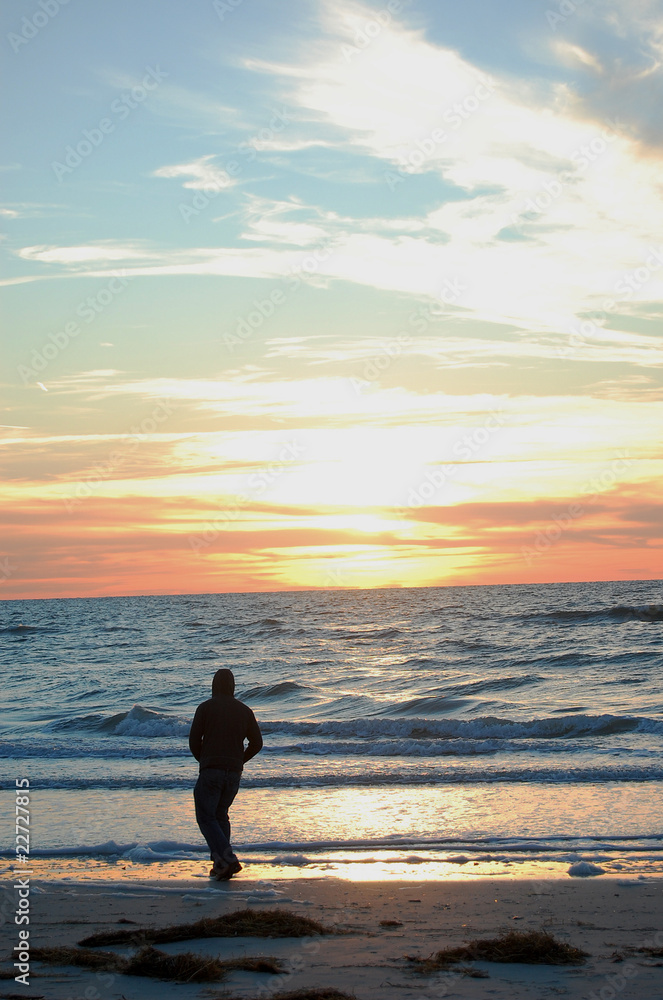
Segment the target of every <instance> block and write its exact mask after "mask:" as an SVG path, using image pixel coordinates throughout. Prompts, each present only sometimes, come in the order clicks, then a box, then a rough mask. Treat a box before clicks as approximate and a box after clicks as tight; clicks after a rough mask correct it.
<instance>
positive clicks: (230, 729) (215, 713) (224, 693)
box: [189, 669, 262, 774]
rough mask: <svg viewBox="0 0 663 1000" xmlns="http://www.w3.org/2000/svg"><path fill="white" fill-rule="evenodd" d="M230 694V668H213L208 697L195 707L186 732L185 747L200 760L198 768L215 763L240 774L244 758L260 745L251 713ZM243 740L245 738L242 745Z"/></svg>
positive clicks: (254, 720)
mask: <svg viewBox="0 0 663 1000" xmlns="http://www.w3.org/2000/svg"><path fill="white" fill-rule="evenodd" d="M234 695H235V678H234V677H233V674H232V671H231V670H227V669H221V670H217V672H216V674H215V675H214V680H213V681H212V697H211V698H209V699H208V700H207V701H204V702H203V703H202V704H201V705H199V706H198V708H197V709H196V714H195V715H194V717H193V722H192V723H191V730H190V732H189V749H190V750H191V753H192V754H193V756H194V757H195V758H196V760H197V761H198V762H199V763H200V769H201V771H202V770H203V769H205V768H208V767H215V768H220V769H221V770H224V771H236V772H237V773H238V774H241V773H242V768H243V766H244V764H245V763H246V761H247V760H250V759H251V758H252V757H255V755H256V754H257V753H259V752H260V750H261V749H262V734H261V732H260V727H259V725H258V723H257V722H256V717H255V715H254V714H253V712H252V711H251V709H250V708H249V706H248V705H245V704H244V703H243V702H241V701H238V700H237V698H235V696H234ZM244 740H248V741H249V743H248V746H247V747H246V749H244Z"/></svg>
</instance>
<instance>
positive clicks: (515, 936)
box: [407, 931, 587, 973]
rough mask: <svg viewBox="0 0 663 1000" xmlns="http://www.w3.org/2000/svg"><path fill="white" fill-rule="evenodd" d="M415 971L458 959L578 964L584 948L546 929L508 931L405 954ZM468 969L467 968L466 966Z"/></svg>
mask: <svg viewBox="0 0 663 1000" xmlns="http://www.w3.org/2000/svg"><path fill="white" fill-rule="evenodd" d="M407 958H408V960H409V961H410V962H413V963H414V964H415V965H416V967H417V971H419V972H424V973H425V972H436V971H438V970H439V969H449V968H450V967H451V966H454V965H457V964H458V963H460V962H473V961H474V962H518V963H521V964H524V965H582V964H583V963H584V961H585V959H586V958H587V952H585V951H581V950H580V948H574V947H573V945H569V944H564V942H562V941H558V940H557V939H556V938H554V937H553V936H552V935H551V934H548V933H547V932H546V931H508V932H507V933H505V934H502V935H500V937H496V938H485V939H483V940H479V939H478V940H476V941H470V942H469V943H468V944H466V945H463V946H461V947H460V948H444V949H442V950H441V951H438V952H436V953H435V954H434V955H431V957H430V958H413V957H411V956H407ZM468 972H469V970H468Z"/></svg>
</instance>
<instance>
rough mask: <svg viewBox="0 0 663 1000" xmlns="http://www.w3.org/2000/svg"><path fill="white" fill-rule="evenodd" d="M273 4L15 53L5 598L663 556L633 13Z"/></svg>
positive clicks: (67, 35)
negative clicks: (556, 20)
mask: <svg viewBox="0 0 663 1000" xmlns="http://www.w3.org/2000/svg"><path fill="white" fill-rule="evenodd" d="M279 6H280V5H273V4H271V5H270V4H269V2H267V0H251V3H249V2H248V0H247V2H246V3H240V4H238V5H237V7H236V9H233V10H232V12H231V13H229V14H226V15H225V17H224V18H221V17H220V16H219V15H218V12H217V11H216V10H215V8H214V5H213V4H212V3H204V4H203V3H201V4H194V5H191V6H190V7H189V6H185V5H179V4H171V3H168V4H165V5H164V7H165V8H167V12H168V16H167V17H161V16H159V13H160V10H161V8H157V7H156V6H155V5H154V4H151V3H145V4H141V5H138V6H135V5H133V4H129V3H128V2H127V0H120V2H119V3H117V4H113V5H79V6H78V7H77V8H76V10H74V5H72V6H71V8H68V7H63V8H62V10H61V11H60V12H59V14H58V16H57V18H53V19H52V20H51V22H50V23H49V24H48V25H47V26H46V27H44V28H43V29H42V30H41V31H40V32H39V33H38V34H37V36H36V37H34V38H31V39H30V40H29V41H25V43H21V42H18V43H17V42H14V43H12V42H11V41H10V42H8V43H7V44H8V47H12V48H14V51H13V52H9V53H8V54H7V56H6V59H5V74H7V75H10V74H11V92H12V94H13V95H14V96H13V98H12V102H11V107H9V106H6V108H5V119H6V121H5V134H9V135H12V136H13V140H12V152H11V153H6V154H5V159H4V160H3V162H2V164H1V166H2V175H1V176H2V179H3V186H4V201H3V206H2V215H3V220H4V225H5V236H4V238H3V243H2V247H3V251H2V252H3V259H4V269H3V280H2V285H3V286H4V287H3V288H2V296H3V317H4V323H3V335H2V336H3V358H4V365H3V375H2V388H3V406H2V417H1V418H0V419H2V426H1V427H0V435H1V437H0V444H1V448H0V456H1V463H2V473H3V475H2V479H3V494H4V496H3V505H2V515H1V517H2V522H3V525H2V527H3V532H2V534H3V540H2V544H1V547H0V597H2V598H5V599H9V598H23V597H25V598H32V597H35V598H39V597H59V596H62V597H69V596H96V595H105V594H144V593H155V594H156V593H161V594H164V593H165V594H168V593H172V594H181V593H207V592H222V591H223V592H225V591H261V590H288V589H297V588H345V587H371V588H372V587H412V586H427V585H443V584H475V583H524V582H547V581H550V582H555V581H565V580H614V579H624V580H628V579H655V578H658V577H659V576H660V575H661V513H660V481H661V474H662V471H663V451H662V447H661V428H662V427H663V420H662V414H661V385H662V381H661V372H662V365H663V355H662V354H661V332H660V330H661V328H660V323H661V318H662V316H663V243H661V238H662V234H663V195H662V193H661V185H660V162H659V159H660V158H659V151H660V132H659V131H657V130H658V129H659V125H658V123H657V121H656V115H657V113H658V108H657V107H655V106H654V105H655V102H654V99H653V97H652V90H651V87H650V82H649V78H648V73H649V68H648V67H651V66H652V65H654V64H656V65H658V62H659V61H660V54H661V47H662V40H661V39H662V36H661V27H660V11H657V8H656V6H655V5H653V4H650V3H647V2H645V3H642V4H637V5H634V6H633V7H627V6H626V5H624V4H612V3H609V4H603V5H598V6H597V5H585V6H582V5H578V7H577V10H576V12H575V13H574V15H573V16H568V17H566V18H565V19H564V22H563V24H562V23H560V24H559V25H558V26H556V27H555V29H553V28H552V27H551V25H550V23H549V19H548V20H546V16H545V5H544V7H541V6H540V5H533V4H531V3H528V2H525V0H522V2H518V3H516V4H512V5H510V7H509V9H508V10H505V9H504V8H503V7H502V5H492V7H493V8H496V7H497V6H499V7H500V14H499V18H498V17H497V11H496V9H495V10H493V12H492V14H491V13H490V12H489V11H487V12H486V18H487V19H488V20H490V19H491V17H492V18H494V19H495V20H494V23H493V22H491V26H490V30H487V31H486V32H485V33H484V34H481V35H480V34H479V33H477V31H476V30H475V24H474V18H473V16H472V15H471V14H470V13H469V8H468V11H466V12H465V13H464V12H463V9H462V8H458V7H454V8H453V18H452V19H451V21H450V18H449V11H448V10H447V9H446V8H445V9H443V8H442V7H439V6H438V5H436V4H435V3H433V2H432V0H431V2H422V3H419V4H417V5H416V7H415V5H413V4H409V3H407V2H405V0H403V2H399V3H396V4H395V5H391V6H390V7H389V10H387V6H386V5H380V4H377V3H374V4H369V3H355V2H353V0H343V2H341V3H340V4H339V3H334V4H331V3H328V2H327V0H316V3H314V4H310V3H309V4H303V3H295V4H294V5H293V6H292V10H291V11H290V13H289V14H288V17H287V18H283V17H282V16H281V14H280V13H279V12H278V11H277V9H276V8H279ZM19 8H20V9H19ZM23 8H25V10H24V9H23ZM249 8H251V9H249ZM30 10H31V8H29V6H28V5H26V4H23V3H19V4H18V5H17V6H16V9H14V8H13V7H11V9H10V7H7V8H6V9H5V10H4V23H5V35H6V36H7V37H8V38H10V36H11V35H12V33H14V35H15V33H16V32H17V30H19V29H20V21H21V16H22V15H23V13H26V14H27V13H29V12H30ZM385 12H386V13H385ZM129 22H131V23H132V24H134V22H135V24H134V28H135V30H132V33H131V39H130V40H127V39H126V30H125V29H126V24H127V23H129ZM373 25H377V27H372V26H373ZM19 37H20V36H19ZM487 37H490V38H491V39H492V41H493V42H494V45H492V46H490V47H488V46H486V44H485V39H486V38H487ZM481 39H483V41H481ZM132 94H133V97H131V95H132ZM606 94H609V97H610V100H608V98H607V97H606ZM125 98H126V100H125ZM132 105H133V106H132ZM122 109H124V111H123V110H122ZM125 111H126V114H125V113H124V112H125ZM104 121H105V122H108V123H109V124H108V125H107V126H104V125H102V122H104ZM97 133H98V134H97ZM90 137H91V138H90ZM99 137H100V138H99ZM88 146H89V147H90V148H89V151H88Z"/></svg>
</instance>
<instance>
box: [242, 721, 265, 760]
mask: <svg viewBox="0 0 663 1000" xmlns="http://www.w3.org/2000/svg"><path fill="white" fill-rule="evenodd" d="M246 735H247V739H248V741H249V744H248V746H247V748H246V750H245V751H244V763H245V764H246V762H247V760H251V758H252V757H255V755H256V754H257V753H260V751H261V750H262V733H261V732H260V726H259V725H258V723H257V722H256V717H255V715H254V714H253V712H251V717H250V719H249V725H248V731H247V734H246Z"/></svg>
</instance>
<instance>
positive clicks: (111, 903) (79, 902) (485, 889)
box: [0, 878, 663, 1000]
mask: <svg viewBox="0 0 663 1000" xmlns="http://www.w3.org/2000/svg"><path fill="white" fill-rule="evenodd" d="M196 881H197V884H196V882H194V881H193V880H187V881H170V880H169V881H168V883H167V884H164V882H163V881H161V882H159V881H153V880H137V881H135V882H127V881H122V882H108V881H106V882H103V883H102V882H97V883H89V882H88V883H82V882H63V881H58V882H53V881H48V880H41V879H38V880H35V881H32V882H31V885H30V947H31V949H36V948H43V947H54V946H65V945H69V946H74V945H76V944H77V943H78V942H80V941H81V940H82V939H84V938H86V937H88V936H89V935H91V934H93V933H99V932H108V931H111V932H113V931H117V930H120V929H124V930H126V929H127V928H129V929H131V930H135V929H136V928H143V927H156V928H162V927H165V926H168V925H172V924H186V923H192V922H194V921H199V920H201V919H202V918H209V917H218V916H221V915H225V914H230V913H232V912H234V911H237V910H248V911H250V912H252V913H255V912H259V911H266V910H274V909H276V910H278V911H281V912H285V911H289V912H294V913H296V914H298V915H300V916H303V917H307V918H309V919H313V920H316V921H319V922H320V923H322V924H323V925H325V927H327V928H329V929H330V930H331V931H334V930H336V931H337V932H338V931H345V932H349V933H341V934H339V933H335V934H334V933H331V934H329V935H324V936H320V937H312V936H307V937H302V938H293V937H289V938H271V939H270V938H265V937H248V936H247V937H242V936H236V937H226V938H222V937H216V938H199V939H194V940H187V941H177V942H172V943H166V944H160V945H157V947H158V948H159V950H160V951H163V952H166V953H167V954H179V953H182V952H195V953H196V954H197V955H200V956H204V957H207V958H209V957H216V958H221V959H229V958H236V957H239V956H271V957H273V958H276V959H278V960H280V961H281V962H282V964H283V967H284V968H285V969H286V970H288V971H285V972H283V973H281V974H278V975H274V974H265V973H256V972H244V971H233V972H231V973H230V975H229V977H228V978H227V979H226V980H225V981H224V982H218V983H215V982H212V983H176V982H167V981H160V980H157V979H151V978H143V977H137V976H129V975H123V974H119V973H116V972H113V973H110V972H108V971H96V970H90V969H87V968H77V967H74V966H59V967H57V966H55V967H54V966H48V965H46V964H44V963H42V962H37V961H35V960H33V959H32V958H31V960H30V977H29V986H26V985H24V984H22V983H16V982H14V981H13V980H12V979H11V978H4V979H3V980H2V981H1V982H0V997H15V996H24V997H48V998H49V1000H51V998H52V1000H65V998H74V1000H83V998H86V1000H115V998H117V1000H120V998H124V1000H138V998H144V997H147V998H155V1000H156V998H160V997H168V996H177V997H185V998H188V997H191V998H193V997H200V998H204V997H218V998H220V997H244V998H247V1000H248V998H251V997H258V996H260V997H271V996H278V995H279V993H281V992H286V991H296V990H304V989H310V988H314V987H317V988H321V987H325V988H327V989H331V988H335V989H336V990H338V991H339V992H340V993H341V994H346V995H348V996H354V997H356V998H357V1000H388V998H393V1000H415V998H416V1000H433V998H442V997H448V998H455V997H458V998H484V997H485V998H491V1000H521V998H522V1000H525V998H527V1000H543V998H548V997H551V998H552V997H557V996H563V997H568V998H573V1000H576V998H577V1000H581V998H586V1000H597V998H600V1000H611V998H613V997H616V996H620V997H623V998H625V1000H626V998H633V1000H635V998H638V1000H657V998H659V1000H660V998H661V997H663V960H662V958H661V957H660V956H659V957H656V956H653V955H651V954H648V953H646V952H642V951H638V949H640V948H653V949H658V950H659V951H660V949H661V946H662V945H663V893H662V892H661V883H660V881H658V880H654V879H642V880H629V879H614V878H612V879H605V878H604V879H601V880H598V879H596V880H591V881H589V880H575V879H569V880H568V881H560V880H540V881H530V880H509V881H505V880H499V881H498V880H494V879H492V880H490V879H486V880H477V881H473V882H468V881H463V882H460V881H456V882H447V881H445V882H433V881H428V882H415V881H409V882H394V881H390V882H351V881H346V880H341V879H321V878H318V879H304V878H298V879H293V880H275V881H273V882H266V881H255V880H249V879H242V878H239V879H236V880H233V881H232V882H230V883H212V882H210V883H208V882H207V881H203V880H196ZM12 891H14V892H15V890H12V883H11V882H7V881H5V883H4V890H3V902H4V910H3V915H4V916H5V922H4V924H3V927H2V932H3V934H2V936H3V948H2V958H3V962H2V970H3V973H4V974H5V975H6V976H7V975H8V974H9V973H10V971H11V966H10V964H9V962H7V956H8V954H9V952H10V950H11V948H12V947H13V945H14V944H15V943H17V941H18V930H19V928H18V927H17V926H15V924H14V922H13V919H12V918H11V915H10V914H8V906H7V901H8V900H10V899H11V893H12ZM128 921H132V922H133V923H128ZM513 930H518V931H521V932H528V931H534V930H544V931H546V932H548V933H550V934H552V935H553V936H554V937H555V938H556V939H558V940H559V941H561V942H564V943H567V944H570V945H573V946H575V947H578V948H580V949H582V950H583V951H584V952H586V953H587V954H588V957H587V958H586V960H585V962H584V964H582V965H578V966H550V965H527V964H511V963H510V964H499V963H496V962H487V961H473V962H470V963H468V962H464V963H462V966H460V965H459V966H457V967H456V968H455V969H449V970H448V971H438V972H436V973H434V974H421V973H419V972H417V971H416V967H415V964H414V963H413V962H412V961H410V960H408V958H406V956H418V957H421V958H425V957H428V956H430V955H431V954H433V953H435V952H437V951H439V950H440V949H442V948H449V947H457V946H460V945H463V944H465V943H467V942H468V941H470V940H476V939H485V938H494V937H495V936H497V935H499V934H501V933H503V932H508V931H513ZM104 950H106V951H107V950H109V949H108V948H105V949H104ZM110 950H114V951H115V952H116V953H117V954H121V955H129V954H131V953H132V952H135V951H136V950H137V949H136V947H135V946H131V945H124V946H121V945H116V946H115V947H114V948H111V949H110ZM463 967H464V968H465V969H472V970H474V974H475V975H477V974H483V977H482V978H475V977H474V976H469V975H467V974H463V972H462V971H458V969H461V968H463ZM484 977H485V978H484ZM302 996H304V994H302Z"/></svg>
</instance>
